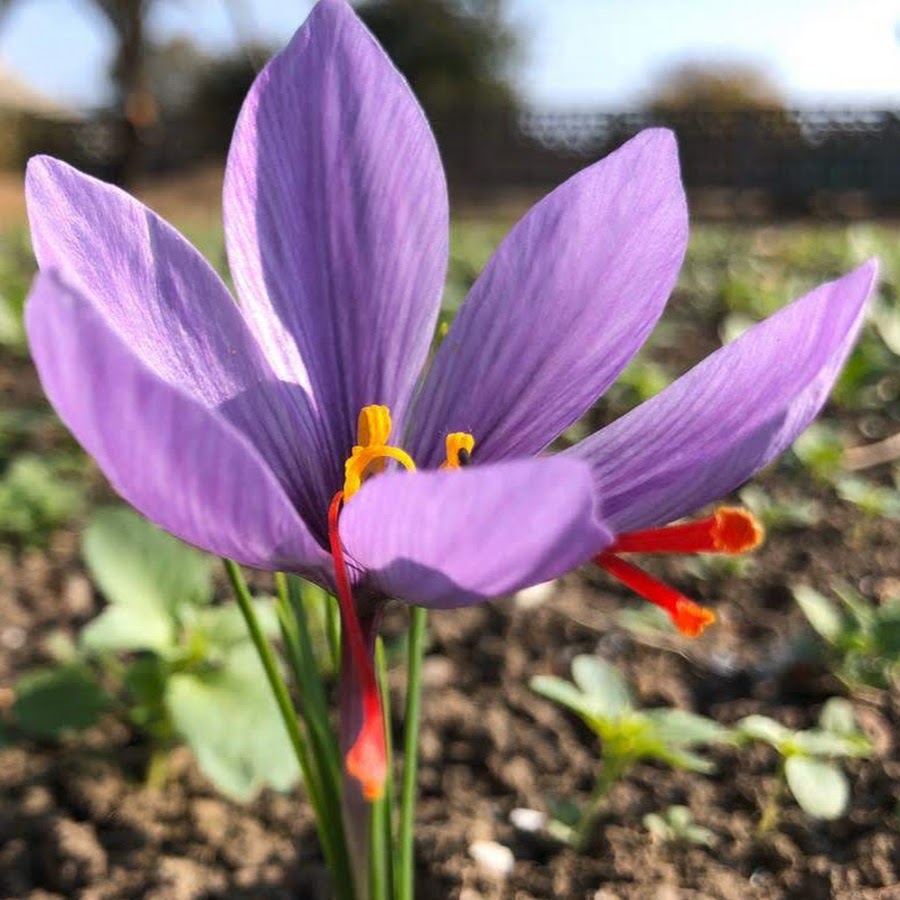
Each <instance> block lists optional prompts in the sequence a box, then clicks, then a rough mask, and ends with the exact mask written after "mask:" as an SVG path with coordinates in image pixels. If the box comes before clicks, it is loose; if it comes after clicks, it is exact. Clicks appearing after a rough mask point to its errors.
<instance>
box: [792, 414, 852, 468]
mask: <svg viewBox="0 0 900 900" xmlns="http://www.w3.org/2000/svg"><path fill="white" fill-rule="evenodd" d="M792 449H793V451H794V453H795V455H796V456H797V458H798V459H799V460H800V462H802V463H803V465H804V466H806V467H807V468H808V469H810V470H811V471H812V473H813V475H815V476H816V477H817V478H821V479H823V480H824V481H830V480H831V479H833V478H834V477H835V476H836V475H837V473H838V472H840V470H841V465H842V461H843V457H844V444H843V441H842V440H841V437H840V435H839V434H838V432H837V430H836V429H834V428H832V427H830V426H828V425H824V424H823V423H821V422H815V423H813V424H812V425H810V426H809V428H807V429H806V431H804V432H803V434H801V435H800V437H798V438H797V440H796V441H794V445H793V447H792Z"/></svg>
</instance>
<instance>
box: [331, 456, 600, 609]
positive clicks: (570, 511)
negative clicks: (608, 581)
mask: <svg viewBox="0 0 900 900" xmlns="http://www.w3.org/2000/svg"><path fill="white" fill-rule="evenodd" d="M594 505H595V503H594V497H593V494H592V490H591V478H590V472H589V471H588V469H587V467H586V466H581V465H573V464H572V461H571V460H562V459H556V458H549V459H535V460H525V461H521V460H520V461H516V462H506V463H495V464H492V465H486V466H473V467H471V468H466V469H461V470H443V471H429V472H417V473H415V474H406V473H400V474H395V473H391V474H388V475H380V476H378V477H377V478H373V479H372V480H371V481H370V482H368V483H367V484H365V485H364V486H363V488H362V490H361V491H360V492H359V494H357V495H356V496H355V497H353V499H352V500H350V502H349V503H347V505H346V506H345V507H344V510H343V512H342V513H341V536H342V538H343V540H344V543H345V545H346V548H347V556H348V563H351V561H352V563H354V564H355V565H357V566H359V567H360V569H362V570H364V571H365V572H367V583H369V584H372V585H373V586H374V587H376V588H377V589H379V590H380V591H382V592H383V593H384V594H386V595H387V596H389V597H394V598H396V599H398V600H403V601H404V602H406V603H413V604H416V605H421V606H436V607H441V608H447V607H453V606H463V605H465V604H469V603H478V602H480V601H482V600H486V599H490V598H491V597H496V596H499V595H501V594H506V593H509V592H510V591H516V590H519V589H520V588H524V587H527V586H529V585H532V584H537V583H538V582H541V581H547V580H549V579H551V578H556V577H557V576H559V575H561V574H562V573H564V572H567V571H568V570H569V569H571V568H574V567H575V566H578V565H581V564H582V563H583V562H586V561H587V560H588V559H590V558H591V557H592V556H593V555H595V554H596V553H599V552H600V551H601V550H602V549H603V548H604V547H606V546H608V544H609V543H610V541H611V539H612V538H611V535H610V533H609V531H608V530H607V529H606V528H605V527H604V526H603V525H602V524H601V523H600V522H599V521H598V520H597V519H596V517H595V515H594Z"/></svg>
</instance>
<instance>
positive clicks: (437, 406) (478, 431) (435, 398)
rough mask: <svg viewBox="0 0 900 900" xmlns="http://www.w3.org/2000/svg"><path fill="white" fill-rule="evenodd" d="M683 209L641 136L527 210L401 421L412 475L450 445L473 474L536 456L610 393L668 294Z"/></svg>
mask: <svg viewBox="0 0 900 900" xmlns="http://www.w3.org/2000/svg"><path fill="white" fill-rule="evenodd" d="M687 234H688V228H687V209H686V206H685V199H684V191H683V189H682V186H681V181H680V177H679V169H678V153H677V149H676V146H675V141H674V138H673V136H672V134H671V132H668V131H665V130H659V129H656V130H650V131H644V132H642V133H641V134H639V135H638V136H637V137H636V138H634V139H633V140H631V141H629V142H628V143H627V144H625V145H624V146H623V147H621V148H620V149H619V150H617V151H616V152H615V153H612V154H611V155H610V156H608V157H607V158H606V159H604V160H602V161H601V162H599V163H597V164H595V165H593V166H591V167H590V168H588V169H585V170H584V171H583V172H580V173H579V174H578V175H576V176H575V177H574V178H571V179H570V180H569V181H567V182H566V183H565V184H564V185H562V186H561V187H559V188H558V189H557V190H555V191H554V192H553V193H552V194H550V195H549V196H548V197H546V198H545V199H544V200H542V201H541V202H540V203H539V204H538V205H537V206H535V207H534V208H533V209H532V210H531V211H530V212H529V213H528V215H526V216H525V218H524V219H522V221H521V222H519V224H518V225H516V227H515V228H514V229H513V230H512V232H511V233H510V235H509V237H507V239H506V240H505V241H504V242H503V244H501V246H500V248H499V249H498V250H497V252H496V253H495V254H494V257H493V259H492V260H491V261H490V262H489V263H488V266H487V268H486V269H485V271H484V273H483V274H482V275H481V277H480V278H479V279H478V281H477V282H476V283H475V285H474V287H473V288H472V292H471V293H470V294H469V297H468V299H467V300H466V302H465V304H464V305H463V307H462V309H461V310H460V313H459V315H458V316H457V318H456V321H455V322H454V323H453V327H452V328H451V329H450V333H449V334H448V335H447V337H446V339H445V340H444V342H443V344H442V345H441V348H440V350H439V352H438V355H437V358H436V360H435V363H434V367H433V368H432V370H431V372H430V373H429V376H428V379H427V381H426V384H425V387H424V390H423V393H422V396H421V398H420V399H419V400H418V401H417V403H416V407H415V413H414V417H413V429H414V439H413V442H412V444H413V451H414V455H415V457H416V459H417V460H419V461H420V462H421V463H422V464H426V465H434V464H436V463H438V462H440V461H441V460H442V459H443V440H444V435H446V434H447V433H448V432H454V431H465V432H470V433H471V434H473V435H474V437H475V441H476V444H475V454H476V457H477V459H478V460H479V462H481V461H487V460H494V459H501V458H504V457H509V456H530V455H532V454H534V453H537V452H539V451H540V450H541V449H542V448H544V447H545V446H546V445H547V444H549V443H550V442H551V441H552V440H553V439H554V438H556V437H557V436H558V435H559V434H560V433H561V432H562V431H564V430H565V429H566V428H567V427H568V426H569V425H571V424H572V422H574V421H575V420H576V419H577V418H578V417H579V416H580V415H581V414H582V413H583V412H584V411H585V410H586V409H587V408H588V407H589V406H590V405H591V404H592V403H593V402H594V401H595V400H596V399H597V397H599V396H600V395H601V394H602V393H603V391H604V390H606V388H607V387H608V386H609V385H610V384H611V383H612V382H613V381H614V380H615V378H616V376H617V375H618V374H619V372H621V370H622V369H623V368H624V367H625V365H626V364H627V363H628V361H629V360H630V359H631V357H632V356H633V355H634V354H635V352H637V350H638V348H639V347H640V346H641V344H642V343H643V342H644V340H645V339H646V337H647V335H648V334H649V333H650V330H651V329H652V328H653V325H654V324H655V322H656V320H657V319H658V318H659V315H660V313H661V312H662V310H663V307H664V305H665V303H666V299H667V298H668V296H669V293H670V292H671V290H672V287H673V285H674V284H675V279H676V277H677V275H678V269H679V267H680V266H681V262H682V259H683V258H684V250H685V246H686V243H687Z"/></svg>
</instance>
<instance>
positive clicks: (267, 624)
mask: <svg viewBox="0 0 900 900" xmlns="http://www.w3.org/2000/svg"><path fill="white" fill-rule="evenodd" d="M253 605H254V608H255V610H256V615H257V618H258V619H259V624H260V627H261V628H262V630H263V633H264V634H265V636H266V637H268V638H274V637H276V636H277V635H278V616H277V615H276V613H275V604H274V602H273V601H272V599H271V598H269V597H266V598H258V599H256V600H254V601H253ZM191 626H192V627H193V628H195V629H196V630H197V631H199V632H200V633H201V634H202V635H203V636H204V637H205V638H206V640H207V641H208V642H209V644H210V645H211V646H212V647H214V648H216V649H220V650H226V651H227V650H229V649H230V648H232V647H234V646H235V645H236V644H241V643H244V642H245V641H248V640H249V639H250V637H249V634H248V632H247V622H246V621H245V619H244V616H243V614H242V613H241V611H240V609H239V608H238V605H237V604H236V603H226V604H223V605H222V606H208V607H205V608H203V609H199V610H197V611H196V614H195V615H194V616H193V617H192V620H191Z"/></svg>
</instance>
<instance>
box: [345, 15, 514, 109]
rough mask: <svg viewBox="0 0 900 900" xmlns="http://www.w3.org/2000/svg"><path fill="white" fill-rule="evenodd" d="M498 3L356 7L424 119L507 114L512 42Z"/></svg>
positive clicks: (510, 96)
mask: <svg viewBox="0 0 900 900" xmlns="http://www.w3.org/2000/svg"><path fill="white" fill-rule="evenodd" d="M501 6H502V5H501V0H462V2H460V0H365V2H363V3H361V4H359V5H358V6H357V7H356V11H357V13H358V14H359V16H360V18H361V19H362V20H363V21H364V22H365V23H366V25H367V26H368V27H369V28H370V29H371V30H372V33H373V34H374V35H375V37H376V38H377V39H378V41H379V43H380V44H381V45H382V46H383V47H384V49H385V50H386V51H387V54H388V56H390V58H391V59H392V60H393V61H394V62H395V63H396V64H397V67H398V68H399V69H400V71H401V72H403V74H404V75H405V76H406V78H407V79H408V80H409V82H410V84H411V86H412V89H413V91H414V92H415V94H416V96H417V97H418V98H419V101H420V102H421V104H422V106H423V107H424V109H425V111H426V112H427V113H428V114H429V115H430V116H438V117H439V116H441V115H442V114H446V113H448V112H465V113H471V112H472V111H473V110H474V111H477V110H494V111H500V110H508V109H512V108H513V107H514V106H515V95H514V92H513V89H512V87H511V85H510V83H509V82H508V81H507V80H506V74H507V70H508V68H509V64H510V62H511V60H512V59H513V58H514V56H515V49H516V38H515V35H514V33H513V32H512V31H511V30H510V28H509V27H508V26H507V25H506V24H505V22H504V19H503V15H502V8H501Z"/></svg>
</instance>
